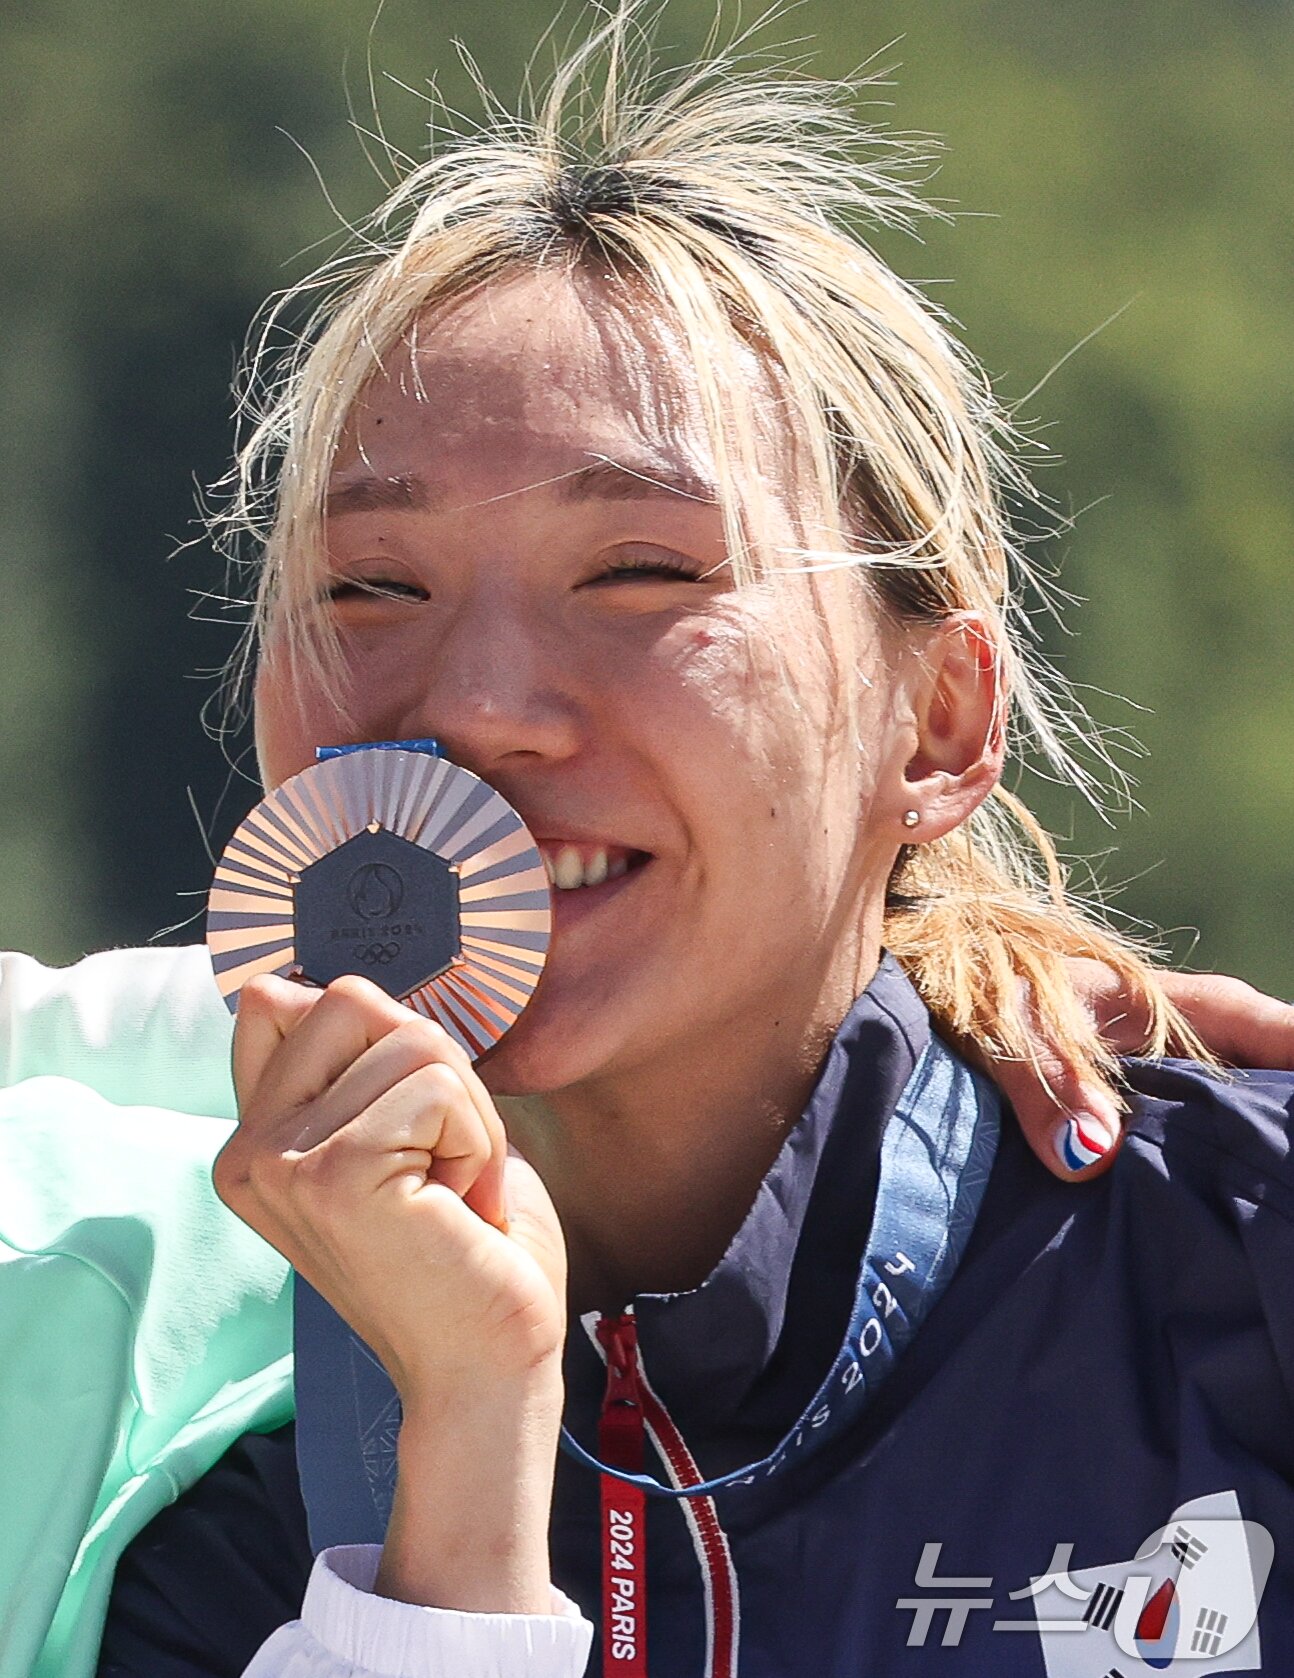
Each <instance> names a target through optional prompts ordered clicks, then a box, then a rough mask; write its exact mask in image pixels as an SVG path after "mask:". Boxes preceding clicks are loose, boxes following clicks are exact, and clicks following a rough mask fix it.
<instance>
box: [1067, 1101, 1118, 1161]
mask: <svg viewBox="0 0 1294 1678" xmlns="http://www.w3.org/2000/svg"><path fill="white" fill-rule="evenodd" d="M1118 1140H1119V1132H1118V1127H1117V1123H1116V1122H1114V1121H1112V1120H1110V1119H1107V1118H1105V1117H1103V1116H1102V1115H1101V1114H1099V1113H1070V1114H1069V1115H1068V1117H1066V1118H1064V1119H1062V1120H1061V1122H1060V1123H1059V1125H1057V1127H1056V1134H1055V1143H1056V1155H1057V1158H1058V1159H1059V1160H1060V1163H1061V1164H1062V1165H1063V1166H1064V1167H1065V1169H1066V1170H1067V1171H1085V1170H1086V1169H1087V1167H1088V1166H1089V1165H1095V1164H1096V1162H1097V1160H1101V1159H1104V1158H1105V1156H1106V1155H1107V1154H1108V1153H1109V1151H1110V1149H1111V1148H1113V1146H1114V1144H1115V1143H1116V1142H1117V1141H1118Z"/></svg>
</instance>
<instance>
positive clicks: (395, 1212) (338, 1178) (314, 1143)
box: [215, 976, 565, 1410]
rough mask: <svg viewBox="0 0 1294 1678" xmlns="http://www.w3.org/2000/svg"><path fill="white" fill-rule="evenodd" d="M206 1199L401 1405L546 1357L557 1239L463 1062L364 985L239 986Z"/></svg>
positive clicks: (561, 1306)
mask: <svg viewBox="0 0 1294 1678" xmlns="http://www.w3.org/2000/svg"><path fill="white" fill-rule="evenodd" d="M234 1085H235V1089H236V1092H237V1096H238V1111H239V1125H238V1129H237V1130H236V1131H235V1132H234V1135H233V1136H232V1137H231V1138H230V1140H229V1142H228V1144H227V1145H226V1147H225V1149H224V1151H223V1152H222V1153H221V1155H220V1158H219V1159H218V1161H217V1162H216V1168H215V1182H216V1188H217V1191H218V1192H219V1194H220V1196H221V1198H222V1199H223V1200H224V1201H225V1202H226V1204H227V1205H228V1206H230V1207H231V1208H232V1209H233V1211H235V1212H236V1213H237V1214H238V1215H239V1217H241V1218H242V1219H243V1220H244V1221H245V1222H246V1223H249V1224H250V1225H251V1226H252V1227H253V1228H254V1229H256V1230H257V1231H259V1233H260V1234H261V1235H263V1236H264V1237H265V1239H266V1240H267V1241H269V1242H270V1243H271V1244H272V1245H273V1246H275V1247H277V1248H278V1250H279V1251H280V1252H281V1253H282V1254H283V1255H284V1257H285V1258H287V1259H288V1260H289V1262H290V1263H291V1264H292V1265H294V1266H295V1268H296V1269H297V1270H299V1271H300V1272H301V1274H302V1275H303V1276H305V1277H306V1278H307V1280H309V1281H310V1282H311V1283H312V1284H313V1285H314V1286H315V1287H316V1288H317V1289H318V1290H319V1292H320V1293H321V1294H322V1295H323V1296H324V1298H325V1299H327V1300H328V1301H329V1302H330V1303H331V1304H332V1305H333V1307H334V1308H335V1309H336V1310H337V1311H338V1312H339V1313H340V1314H341V1315H342V1316H343V1317H344V1318H345V1319H346V1321H347V1322H348V1323H350V1325H351V1326H352V1328H354V1329H355V1330H356V1332H357V1333H358V1334H360V1335H361V1336H362V1337H363V1338H364V1340H365V1341H367V1343H368V1344H369V1345H370V1346H371V1347H372V1348H373V1350H374V1351H375V1352H376V1353H377V1355H378V1356H379V1357H380V1358H381V1360H382V1362H383V1364H384V1365H385V1367H386V1369H387V1372H388V1373H389V1375H390V1376H391V1379H392V1380H393V1381H394V1383H395V1385H396V1387H397V1389H398V1390H399V1392H400V1394H401V1397H402V1399H403V1400H404V1402H405V1407H406V1410H408V1409H410V1408H412V1407H414V1406H416V1405H418V1404H419V1403H421V1402H423V1401H436V1402H441V1401H446V1400H452V1399H453V1398H454V1397H455V1396H457V1395H458V1394H461V1393H463V1392H467V1391H469V1390H475V1391H479V1389H480V1385H481V1383H482V1381H483V1380H503V1381H505V1382H506V1381H509V1380H512V1379H514V1378H515V1379H517V1380H524V1379H525V1378H526V1376H527V1375H528V1374H529V1373H530V1372H532V1371H534V1370H535V1369H537V1368H538V1367H540V1366H542V1365H544V1364H545V1363H548V1362H552V1361H554V1360H556V1359H559V1358H560V1354H561V1347H562V1341H563V1337H564V1330H565V1252H564V1247H563V1242H562V1235H561V1229H560V1227H559V1225H558V1222H557V1216H556V1213H555V1212H554V1210H553V1207H552V1203H551V1201H550V1200H549V1198H548V1195H547V1192H546V1191H545V1189H544V1186H543V1184H542V1183H541V1182H540V1180H539V1178H538V1177H537V1175H536V1174H535V1173H534V1172H533V1171H532V1170H531V1169H530V1167H529V1166H528V1165H527V1164H526V1163H525V1161H524V1160H522V1159H521V1158H520V1157H519V1156H518V1155H516V1154H515V1153H509V1150H508V1146H507V1139H506V1137H505V1135H504V1129H503V1124H502V1121H501V1120H500V1118H499V1115H498V1113H497V1112H496V1110H495V1107H494V1103H493V1102H492V1101H491V1099H490V1096H489V1094H488V1093H487V1091H486V1089H485V1087H484V1085H483V1084H482V1083H481V1081H480V1079H479V1078H478V1077H477V1076H476V1073H475V1072H474V1071H473V1069H472V1065H471V1062H470V1061H469V1059H468V1057H467V1055H466V1054H465V1053H464V1052H463V1050H462V1049H461V1048H460V1047H459V1046H458V1044H456V1043H455V1042H454V1041H453V1040H452V1039H451V1038H450V1037H449V1035H448V1034H447V1033H446V1032H445V1031H443V1030H442V1029H441V1028H440V1027H439V1026H438V1025H436V1024H434V1023H433V1022H432V1021H430V1020H426V1019H423V1018H421V1017H420V1016H418V1015H416V1014H414V1013H413V1012H412V1011H411V1010H410V1009H408V1008H406V1007H404V1006H403V1005H402V1004H401V1003H398V1002H395V1001H393V1000H392V999H391V998H390V997H389V996H387V995H386V994H385V993H384V992H383V991H381V990H379V989H378V987H377V986H376V985H374V984H371V983H370V982H369V981H368V980H367V979H362V978H358V977H350V976H348V977H344V978H341V979H337V980H335V981H334V982H333V983H332V984H331V985H329V986H328V988H327V989H326V990H323V991H319V990H311V989H307V988H305V987H303V986H301V985H297V984H293V983H290V982H289V981H287V980H284V979H278V978H274V977H272V976H264V977H260V978H256V979H253V980H252V981H251V982H250V983H249V984H247V985H246V986H245V987H244V989H243V992H242V997H241V1000H240V1004H239V1010H238V1021H237V1027H236V1030H235V1033H234Z"/></svg>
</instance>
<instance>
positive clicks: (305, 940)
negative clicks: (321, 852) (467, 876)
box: [293, 827, 459, 998]
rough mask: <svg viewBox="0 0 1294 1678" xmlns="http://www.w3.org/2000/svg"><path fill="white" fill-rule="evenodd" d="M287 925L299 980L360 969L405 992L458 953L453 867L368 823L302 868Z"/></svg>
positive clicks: (322, 980)
mask: <svg viewBox="0 0 1294 1678" xmlns="http://www.w3.org/2000/svg"><path fill="white" fill-rule="evenodd" d="M293 924H294V934H295V944H296V956H297V963H298V965H299V967H300V969H301V972H302V974H303V975H304V976H305V977H306V978H307V979H311V980H313V981H314V983H315V984H317V985H326V984H328V983H329V981H330V980H332V979H336V978H340V976H341V975H342V974H343V973H362V974H363V976H364V977H365V978H366V979H372V980H373V982H374V983H375V984H378V985H381V987H382V989H383V990H384V991H386V992H387V993H388V995H390V996H394V997H397V998H401V997H406V996H409V995H410V994H411V993H412V992H413V991H416V990H418V989H419V988H420V987H421V986H423V985H425V984H427V983H429V981H430V980H432V979H435V978H437V977H439V975H440V974H442V973H443V972H444V971H445V970H446V968H448V967H450V966H451V965H452V964H453V962H454V961H455V959H456V958H457V956H458V954H459V913H458V873H457V871H456V870H455V869H453V868H451V867H450V865H449V863H447V862H446V861H445V860H444V858H443V857H438V856H437V855H436V853H435V852H434V851H427V850H424V849H423V847H422V846H421V845H415V844H412V843H411V842H410V841H409V840H408V839H401V838H400V837H399V835H398V834H395V833H390V832H388V831H387V829H386V828H383V827H378V828H369V829H366V830H365V832H363V833H357V834H356V835H355V837H354V838H353V839H348V840H347V841H346V843H345V844H344V845H339V846H338V847H337V849H336V850H335V851H330V852H329V853H328V855H327V856H324V857H320V858H319V860H318V862H312V863H311V864H310V866H309V867H308V868H303V869H302V871H301V877H300V879H299V880H298V881H297V885H296V889H295V891H294V893H293Z"/></svg>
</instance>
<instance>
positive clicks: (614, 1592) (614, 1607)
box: [597, 1315, 647, 1678]
mask: <svg viewBox="0 0 1294 1678" xmlns="http://www.w3.org/2000/svg"><path fill="white" fill-rule="evenodd" d="M597 1334H598V1341H599V1343H600V1345H601V1346H602V1348H603V1350H604V1351H605V1352H606V1354H607V1390H606V1394H605V1396H604V1398H603V1400H602V1414H601V1417H600V1419H599V1422H598V1452H599V1455H600V1456H601V1458H602V1461H603V1462H605V1463H607V1464H609V1466H610V1467H612V1468H622V1469H624V1470H625V1472H626V1473H628V1474H641V1473H642V1472H643V1468H644V1466H645V1448H646V1432H645V1429H644V1427H643V1407H642V1393H641V1391H640V1389H639V1384H638V1325H637V1323H636V1322H635V1321H634V1319H633V1317H632V1316H629V1315H625V1316H620V1317H601V1318H599V1319H598V1328H597ZM601 1480H602V1673H603V1678H647V1494H646V1493H645V1492H644V1491H643V1490H642V1489H641V1488H640V1487H638V1486H628V1485H626V1484H625V1482H624V1481H623V1480H617V1479H615V1478H613V1476H611V1475H610V1474H604V1475H602V1476H601Z"/></svg>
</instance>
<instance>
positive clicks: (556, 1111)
mask: <svg viewBox="0 0 1294 1678" xmlns="http://www.w3.org/2000/svg"><path fill="white" fill-rule="evenodd" d="M878 957H879V947H877V948H875V949H873V950H872V951H871V954H870V959H869V963H868V964H867V965H866V966H865V967H863V966H861V965H859V964H854V965H852V966H851V970H850V973H849V977H848V979H847V980H845V981H844V982H837V983H833V984H830V985H827V986H823V987H822V988H821V990H820V992H819V994H817V995H816V996H815V997H814V999H813V1005H812V1006H810V1007H807V1008H804V1009H801V1010H800V1011H799V1013H798V1014H795V1013H793V1012H792V1011H791V1010H789V1009H787V1008H786V1006H785V1003H786V996H785V993H784V991H783V993H782V994H781V995H780V996H779V997H778V998H777V999H776V1002H777V1006H776V1008H775V1007H774V1005H773V1003H771V1002H770V1004H769V1006H768V1008H767V1010H766V1011H765V1017H764V1019H763V1021H762V1029H761V1022H760V1021H758V1020H754V1021H752V1019H751V1018H750V1017H749V1016H747V1017H745V1018H743V1019H742V1021H741V1022H739V1025H736V1026H734V1027H733V1029H732V1030H731V1031H730V1033H729V1034H728V1037H727V1040H726V1041H725V1040H724V1038H723V1037H722V1036H720V1037H716V1036H715V1035H714V1034H711V1035H710V1036H709V1037H708V1038H707V1040H706V1041H705V1042H704V1043H699V1044H692V1045H688V1046H686V1047H685V1048H684V1049H683V1050H681V1051H676V1052H674V1053H672V1054H671V1055H670V1056H669V1058H668V1060H667V1061H666V1060H664V1059H661V1060H658V1061H653V1062H650V1063H646V1064H642V1065H638V1066H636V1067H634V1068H633V1069H632V1070H630V1071H627V1072H621V1073H619V1074H617V1075H614V1076H609V1077H606V1078H601V1079H598V1080H591V1081H589V1082H587V1083H581V1084H579V1085H573V1086H570V1087H568V1088H565V1089H562V1090H558V1091H554V1092H550V1093H548V1094H547V1095H545V1096H543V1097H526V1098H524V1099H515V1098H514V1099H506V1098H505V1099H503V1100H501V1101H500V1109H501V1111H502V1113H503V1117H504V1120H505V1123H506V1124H507V1127H508V1131H509V1134H510V1136H511V1137H512V1138H513V1139H514V1140H515V1141H516V1143H517V1145H518V1147H519V1148H520V1150H521V1152H522V1153H523V1154H524V1155H525V1156H526V1158H527V1159H528V1160H529V1161H530V1162H531V1164H532V1165H533V1166H534V1167H535V1169H536V1170H537V1171H538V1172H539V1173H540V1175H541V1176H542V1177H543V1179H544V1183H545V1185H546V1187H547V1189H548V1192H549V1193H550V1195H551V1196H552V1198H553V1203H554V1205H555V1207H556V1209H557V1213H558V1216H559V1218H560V1219H561V1223H562V1228H563V1230H564V1232H565V1235H566V1242H567V1252H568V1259H569V1267H570V1306H571V1309H572V1310H573V1311H576V1312H583V1311H589V1310H595V1309H596V1310H600V1311H604V1312H614V1311H618V1310H621V1309H623V1307H624V1306H625V1304H627V1303H628V1301H629V1300H630V1299H632V1297H633V1296H634V1295H635V1294H639V1293H675V1292H682V1291H685V1290H687V1289H690V1288H694V1287H697V1286H699V1285H700V1283H701V1282H703V1281H704V1280H705V1278H706V1277H707V1276H708V1275H709V1274H710V1272H711V1271H712V1270H713V1269H714V1267H715V1265H716V1264H717V1263H718V1262H719V1260H720V1259H721V1258H722V1257H723V1254H724V1252H725V1251H726V1249H727V1247H728V1244H729V1243H730V1242H731V1240H732V1238H733V1236H734V1235H735V1234H736V1232H737V1230H738V1229H739V1228H740V1226H741V1223H742V1221H743V1219H744V1218H745V1216H746V1214H747V1212H748V1211H749V1210H750V1207H751V1205H752V1204H753V1202H754V1199H755V1196H756V1193H757V1192H758V1189H759V1185H760V1183H761V1182H762V1180H763V1178H764V1177H765V1175H766V1174H767V1172H768V1170H769V1167H770V1166H771V1165H772V1163H773V1161H774V1159H775V1158H776V1156H777V1153H778V1150H779V1149H780V1147H781V1145H782V1143H783V1141H784V1140H785V1137H786V1135H787V1132H788V1131H789V1130H790V1129H791V1128H792V1127H793V1126H794V1124H795V1123H796V1121H797V1120H798V1119H799V1117H800V1114H801V1113H802V1112H803V1110H804V1107H805V1104H806V1102H807V1101H808V1098H809V1095H810V1094H811V1092H812V1089H813V1085H814V1082H815V1081H816V1078H817V1075H818V1071H819V1068H820V1066H821V1064H822V1059H823V1056H824V1054H825V1052H826V1050H827V1047H828V1046H829V1044H830V1042H831V1039H832V1036H833V1035H834V1033H835V1031H836V1028H837V1027H838V1026H839V1023H840V1021H841V1019H842V1018H843V1017H844V1015H845V1013H846V1012H847V1011H848V1009H849V1007H850V1004H851V1003H852V1002H853V1000H854V997H855V996H856V995H857V994H858V993H859V991H861V990H862V989H863V988H864V986H865V985H866V984H867V982H868V981H869V980H870V978H871V976H872V974H873V973H874V971H875V968H876V962H877V959H878Z"/></svg>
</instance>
